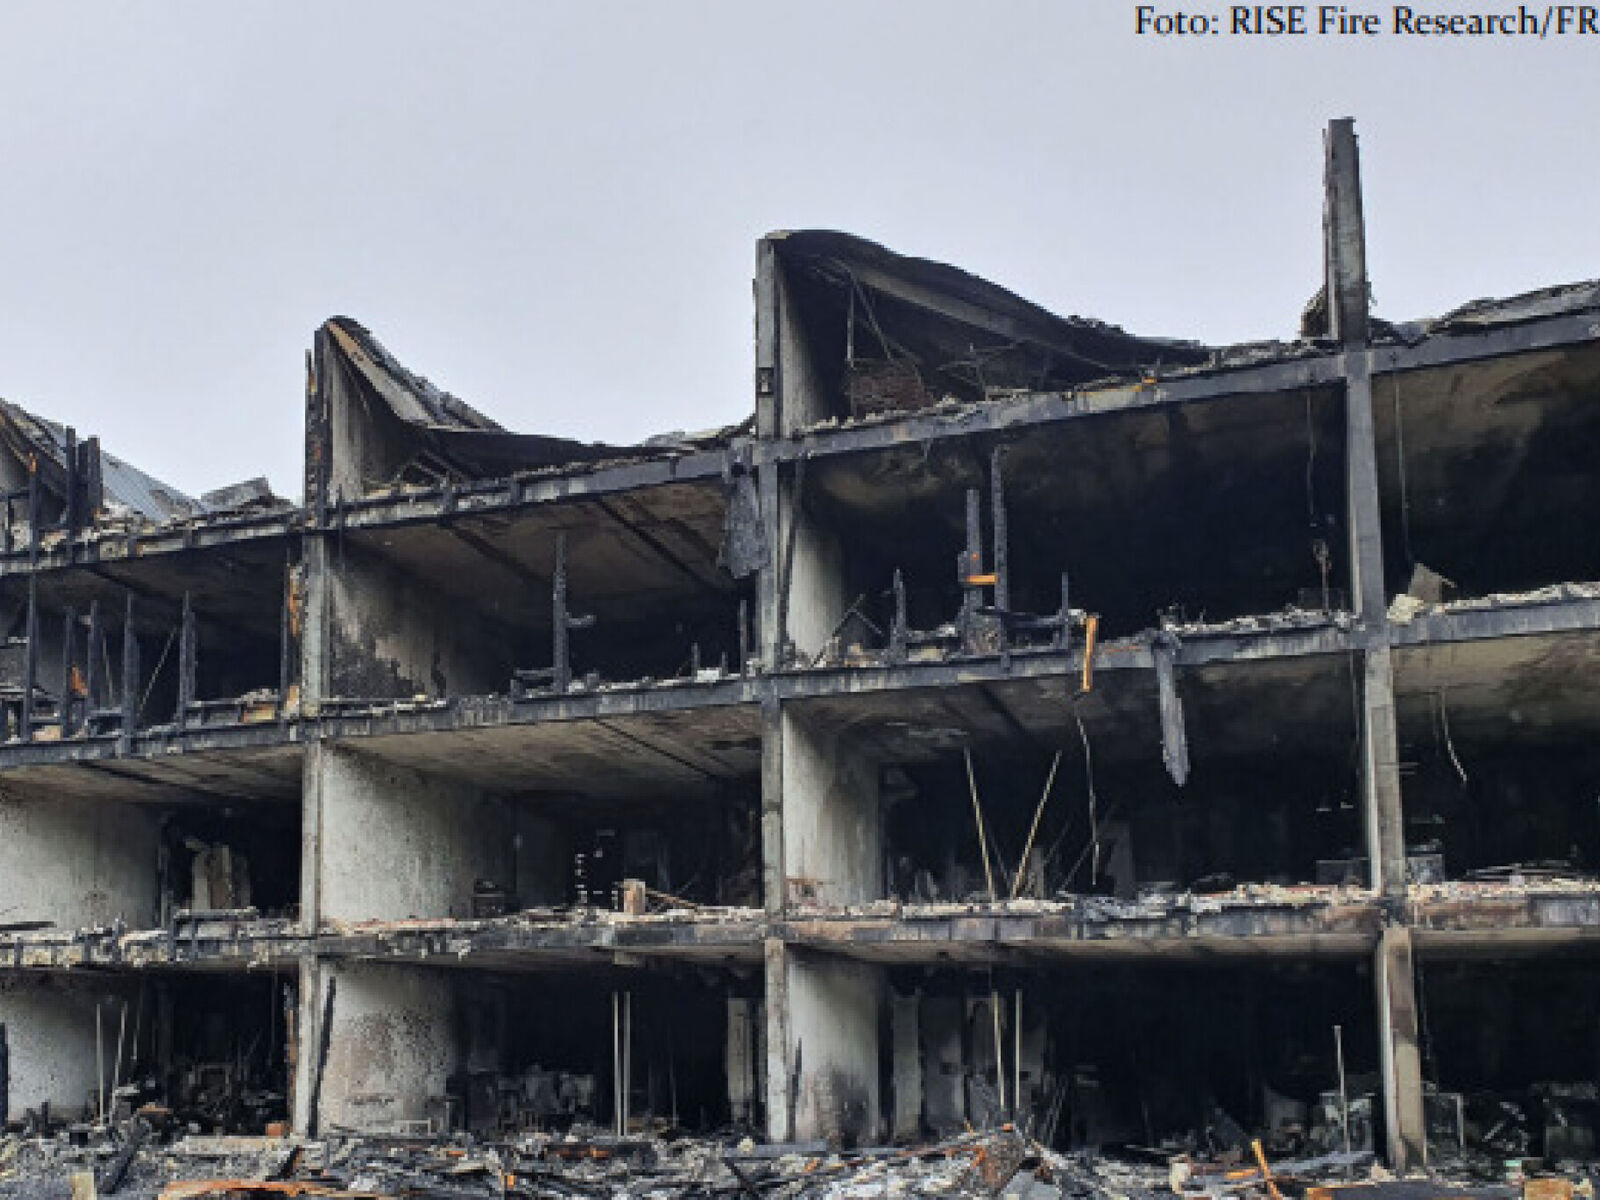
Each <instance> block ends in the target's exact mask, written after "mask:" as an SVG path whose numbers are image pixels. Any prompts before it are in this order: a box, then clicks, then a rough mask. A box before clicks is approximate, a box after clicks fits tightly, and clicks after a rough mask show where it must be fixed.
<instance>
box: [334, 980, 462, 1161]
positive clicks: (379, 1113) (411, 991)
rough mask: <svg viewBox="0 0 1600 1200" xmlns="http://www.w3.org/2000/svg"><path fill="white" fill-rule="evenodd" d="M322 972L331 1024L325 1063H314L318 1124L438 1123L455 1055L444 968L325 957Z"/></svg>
mask: <svg viewBox="0 0 1600 1200" xmlns="http://www.w3.org/2000/svg"><path fill="white" fill-rule="evenodd" d="M321 970H322V974H323V976H324V982H323V995H322V1000H321V1004H322V1006H323V1007H324V1009H325V1011H326V1012H328V1013H329V1014H330V1015H331V1019H332V1025H331V1029H330V1031H329V1036H328V1037H327V1040H326V1045H327V1047H328V1054H327V1059H326V1061H325V1062H322V1063H314V1064H312V1068H313V1073H316V1067H318V1066H320V1067H321V1070H320V1084H314V1085H313V1087H314V1090H315V1091H316V1094H317V1097H318V1105H317V1118H318V1126H317V1127H318V1130H319V1131H320V1132H321V1133H323V1134H326V1133H328V1132H330V1131H333V1130H335V1129H353V1130H358V1131H362V1132H371V1133H379V1132H384V1131H389V1130H393V1129H395V1127H396V1126H397V1124H398V1123H399V1122H402V1121H420V1120H427V1119H435V1120H439V1121H442V1120H443V1118H444V1115H445V1113H444V1095H445V1087H446V1084H447V1083H448V1081H449V1078H450V1075H451V1073H452V1072H453V1071H454V1070H455V1068H456V1063H457V1057H458V1055H457V1048H456V1044H455V1010H456V999H455V990H454V989H455V986H456V985H455V983H454V982H453V981H452V980H451V979H450V977H449V976H448V975H446V974H445V973H444V972H443V971H437V970H432V969H430V968H424V967H415V966H409V965H396V964H391V963H332V962H324V963H323V964H322V967H321ZM330 989H331V990H332V992H333V1002H332V1004H331V1005H328V1004H327V994H328V991H329V990H330ZM319 1053H320V1047H319Z"/></svg>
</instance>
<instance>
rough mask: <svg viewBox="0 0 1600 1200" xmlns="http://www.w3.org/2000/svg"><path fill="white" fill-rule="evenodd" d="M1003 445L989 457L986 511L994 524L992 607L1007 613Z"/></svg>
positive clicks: (1008, 587) (1007, 528)
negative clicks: (989, 511) (987, 510)
mask: <svg viewBox="0 0 1600 1200" xmlns="http://www.w3.org/2000/svg"><path fill="white" fill-rule="evenodd" d="M1005 454H1006V448H1005V447H1004V446H996V447H995V448H994V452H993V453H992V454H991V455H990V456H989V508H990V510H991V513H990V516H991V519H992V520H993V522H994V606H995V607H996V608H997V609H999V610H1000V611H1001V612H1002V613H1009V612H1010V611H1011V573H1010V554H1009V553H1008V549H1007V542H1008V540H1009V534H1010V526H1009V524H1008V522H1007V519H1006V481H1005V467H1004V465H1003V464H1004V461H1005Z"/></svg>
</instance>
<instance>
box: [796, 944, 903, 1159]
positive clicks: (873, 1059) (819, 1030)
mask: <svg viewBox="0 0 1600 1200" xmlns="http://www.w3.org/2000/svg"><path fill="white" fill-rule="evenodd" d="M788 976H789V979H788V984H789V987H788V992H789V1037H790V1048H789V1064H790V1069H791V1070H792V1069H793V1067H794V1064H795V1063H796V1062H798V1063H799V1065H800V1086H799V1088H798V1089H797V1096H796V1107H795V1137H797V1138H799V1139H800V1140H802V1141H809V1140H812V1139H816V1138H839V1139H841V1140H842V1141H843V1142H845V1143H846V1144H854V1145H870V1144H873V1143H875V1142H877V1141H878V1140H879V1139H880V1131H879V1126H880V1124H881V1121H880V1119H879V1080H878V1009H879V1005H880V1004H881V1002H882V997H883V993H884V975H883V969H882V968H881V967H875V966H872V965H870V964H867V963H855V962H847V961H843V960H839V959H826V958H821V957H811V956H806V957H802V956H801V955H796V954H791V955H790V956H789V971H788Z"/></svg>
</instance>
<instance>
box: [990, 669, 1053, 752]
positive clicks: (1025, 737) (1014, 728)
mask: <svg viewBox="0 0 1600 1200" xmlns="http://www.w3.org/2000/svg"><path fill="white" fill-rule="evenodd" d="M978 699H980V700H982V701H983V703H984V706H985V707H986V708H988V709H989V711H990V712H992V713H994V714H995V715H996V716H997V717H999V718H1000V720H1001V722H1002V723H1003V724H1004V725H1005V727H1006V728H1007V729H1008V730H1010V731H1011V736H1012V737H1014V738H1016V739H1017V740H1018V741H1021V742H1026V743H1027V744H1028V745H1029V746H1031V747H1032V748H1033V749H1034V750H1037V751H1039V752H1040V753H1045V752H1046V748H1045V746H1044V744H1043V743H1042V742H1041V741H1040V740H1039V739H1038V738H1037V737H1035V736H1034V735H1033V733H1032V732H1031V731H1030V730H1029V729H1028V728H1027V726H1025V725H1024V724H1023V723H1022V722H1021V721H1019V720H1017V717H1016V714H1015V713H1013V712H1012V711H1011V709H1009V708H1008V707H1006V704H1005V702H1004V701H1003V700H1001V699H1000V697H999V696H996V695H995V694H994V689H993V688H991V687H990V686H989V685H988V684H987V683H980V684H978Z"/></svg>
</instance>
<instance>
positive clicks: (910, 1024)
mask: <svg viewBox="0 0 1600 1200" xmlns="http://www.w3.org/2000/svg"><path fill="white" fill-rule="evenodd" d="M921 1008H922V995H921V993H918V992H912V993H911V994H910V995H909V996H895V997H893V999H892V1001H891V1009H890V1021H889V1030H890V1036H891V1037H892V1038H893V1040H894V1046H893V1048H892V1050H891V1058H892V1060H893V1063H894V1089H893V1090H894V1096H893V1101H894V1120H893V1123H892V1125H891V1128H890V1130H889V1132H890V1134H891V1135H892V1136H893V1137H894V1138H895V1139H896V1140H897V1141H899V1140H908V1139H910V1138H914V1137H916V1136H917V1134H918V1132H920V1130H921V1129H922V1020H921Z"/></svg>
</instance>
